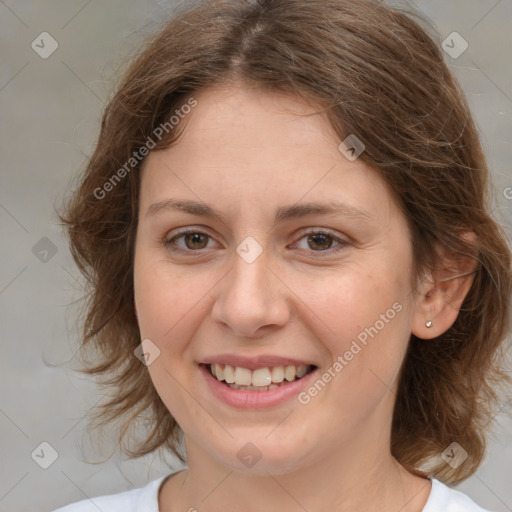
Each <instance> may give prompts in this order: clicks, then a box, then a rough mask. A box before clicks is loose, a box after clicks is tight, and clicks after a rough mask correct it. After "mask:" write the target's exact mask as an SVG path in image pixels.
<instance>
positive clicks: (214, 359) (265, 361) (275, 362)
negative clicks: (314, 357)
mask: <svg viewBox="0 0 512 512" xmlns="http://www.w3.org/2000/svg"><path fill="white" fill-rule="evenodd" d="M201 363H202V364H206V365H209V364H214V363H217V364H228V365H230V366H239V367H240V368H247V369H249V370H257V369H258V368H264V367H269V366H270V367H272V366H289V365H293V366H299V365H306V366H309V365H313V366H316V365H314V364H313V363H312V362H310V361H303V360H300V359H295V358H291V357H281V356H277V355H271V354H262V355H259V356H256V357H247V356H241V355H236V354H217V355H215V356H211V357H207V358H205V359H204V360H203V361H201Z"/></svg>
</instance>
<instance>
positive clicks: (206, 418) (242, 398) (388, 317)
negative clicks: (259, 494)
mask: <svg viewBox="0 0 512 512" xmlns="http://www.w3.org/2000/svg"><path fill="white" fill-rule="evenodd" d="M194 97H195V98H196V100H197V106H195V108H194V109H193V110H192V112H191V113H190V114H189V115H188V117H187V118H186V119H184V121H182V122H186V125H185V126H186V127H185V130H184V132H183V136H182V137H181V138H180V140H179V141H178V143H176V144H175V145H173V146H171V147H169V148H167V149H165V150H163V151H158V152H152V153H150V154H149V155H148V157H147V159H146V160H145V162H144V166H143V170H142V176H141V189H140V205H139V206H140V209H139V223H138V228H137V237H136V245H135V263H134V284H135V305H136V310H137V318H138V322H139V326H140V333H141V340H151V341H150V342H149V343H150V344H149V345H147V347H150V349H149V350H150V351H153V352H154V353H155V354H157V355H158V357H156V358H155V360H154V362H153V363H151V364H150V365H149V366H148V369H149V372H150V375H151V379H152V381H153V383H154V385H155V387H156V390H157V391H158V393H159V395H160V396H161V398H162V400H163V402H164V403H165V405H166V406H167V408H168V409H169V411H170V412H171V413H172V415H173V416H174V417H175V418H176V420H177V421H178V423H179V425H180V426H181V428H182V429H183V431H184V433H185V439H186V444H187V452H188V458H189V464H190V463H191V461H193V460H194V461H195V460H198V459H201V458H202V459H203V460H209V461H210V462H212V463H216V464H222V465H223V466H227V467H229V468H231V469H233V468H235V469H236V470H239V471H246V472H254V473H261V474H262V473H264V472H266V471H269V472H273V473H280V472H290V471H294V470H297V469H299V468H301V467H304V466H306V465H308V464H309V465H312V464H315V463H316V462H318V461H321V460H325V459H326V458H329V457H332V456H334V455H335V454H337V453H342V451H343V453H347V450H350V449H353V450H356V449H358V450H359V453H361V454H362V453H366V452H367V451H368V447H370V448H371V447H377V446H380V447H381V446H386V445H387V443H388V442H389V434H390V428H391V417H392V408H393V403H394V397H395V395H394V390H395V388H396V383H397V377H398V375H397V374H398V372H399V369H400V366H401V363H402V360H403V357H404V353H405V350H406V348H407V343H408V340H409V336H410V333H411V324H412V320H413V316H414V299H413V296H412V293H411V280H412V279H411V272H412V247H411V242H410V238H409V232H408V228H407V222H406V219H405V218H404V217H403V215H402V214H401V212H400V211H399V209H398V207H397V205H396V204H395V203H394V202H393V200H392V199H391V197H390V195H389V193H388V191H387V189H386V186H385V184H384V182H383V180H382V179H381V178H380V177H379V176H378V174H377V173H376V172H375V171H374V170H372V169H371V168H369V167H367V166H366V164H364V163H363V162H362V161H361V159H360V158H359V159H356V160H355V161H350V160H349V159H347V158H346V157H345V156H344V155H343V154H342V153H341V152H340V150H339V149H338V146H339V143H340V142H341V141H340V139H339V137H338V136H337V135H336V134H335V133H334V132H333V130H332V128H331V127H330V125H329V123H328V121H327V119H326V118H325V117H324V116H323V114H318V113H314V112H315V108H313V107H312V106H309V105H307V104H305V103H302V102H300V101H299V100H297V99H294V98H293V97H291V96H287V95H282V94H278V93H268V92H262V91H261V90H257V89H251V88H249V87H247V86H240V87H237V86H231V87H218V88H211V89H207V90H204V91H203V92H201V93H200V94H196V95H195V96H194ZM304 114H308V115H304ZM171 199H172V200H173V201H174V206H173V205H172V204H170V203H167V206H165V205H164V203H163V202H165V201H169V200H171ZM177 202H180V203H179V207H176V205H177V204H178V203H177ZM156 203H159V204H160V207H159V208H157V207H155V206H152V205H154V204H156ZM192 203H198V204H197V205H196V206H194V205H192ZM313 204H315V205H318V206H319V207H318V208H317V207H309V208H307V207H306V205H310V206H311V205H313ZM322 207H326V208H325V209H327V207H333V208H334V209H333V210H332V211H330V212H325V211H324V212H322V211H321V210H322ZM212 212H214V213H215V214H217V215H214V214H212ZM184 230H187V231H189V233H188V234H187V233H185V234H184V233H183V231H184ZM145 343H148V342H147V341H146V342H145ZM158 351H159V352H158ZM212 365H214V366H212ZM210 368H212V369H213V372H214V373H216V374H217V375H216V377H214V376H212V374H211V370H210ZM304 372H307V373H306V374H305V375H303V374H304ZM283 374H284V375H283ZM299 377H300V378H299ZM283 378H284V380H283ZM218 379H223V380H222V381H219V380H218ZM226 380H227V381H228V382H226ZM230 381H231V382H230ZM279 381H281V382H279ZM269 382H270V385H269ZM249 384H250V386H252V388H246V387H245V386H247V385H249ZM236 386H238V387H240V389H236ZM248 443H252V444H248ZM363 446H364V447H365V450H366V451H365V450H362V449H361V448H362V447H363ZM370 451H371V450H370ZM251 457H252V459H251ZM260 457H261V458H260ZM368 457H370V455H368ZM257 459H259V460H257ZM252 460H257V463H256V464H254V463H253V462H251V461H252Z"/></svg>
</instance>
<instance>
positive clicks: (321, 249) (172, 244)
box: [162, 228, 349, 254]
mask: <svg viewBox="0 0 512 512" xmlns="http://www.w3.org/2000/svg"><path fill="white" fill-rule="evenodd" d="M178 240H182V245H180V244H178V243H177V242H178ZM209 240H212V237H211V236H210V235H208V234H206V233H204V232H202V231H198V230H197V229H190V228H189V229H186V230H183V231H181V232H179V233H177V234H176V235H175V236H173V237H171V238H168V239H165V240H163V241H162V243H163V245H164V247H166V248H167V249H169V250H170V251H172V252H181V253H189V254H191V253H192V254H194V253H198V252H201V251H202V250H203V249H207V248H208V241H209ZM302 240H306V245H307V247H299V248H300V249H301V250H306V251H307V250H309V251H311V252H316V253H326V252H327V253H331V252H338V251H340V250H342V249H343V248H344V247H345V246H346V245H348V244H349V242H348V241H347V240H344V239H342V238H338V237H336V236H334V235H332V234H330V233H329V232H327V231H325V230H311V231H308V232H306V233H304V235H303V236H302V237H301V238H300V239H299V241H298V242H300V241H302ZM298 242H296V244H297V243H298ZM333 242H335V243H337V244H338V245H337V246H335V247H334V248H333V247H332V244H333ZM210 248H211V247H210Z"/></svg>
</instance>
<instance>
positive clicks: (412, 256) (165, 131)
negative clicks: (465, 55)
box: [59, 0, 511, 512]
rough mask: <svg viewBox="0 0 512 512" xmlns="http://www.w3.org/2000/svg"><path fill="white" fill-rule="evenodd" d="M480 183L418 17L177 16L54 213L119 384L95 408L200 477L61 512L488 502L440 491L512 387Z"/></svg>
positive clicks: (360, 9)
mask: <svg viewBox="0 0 512 512" xmlns="http://www.w3.org/2000/svg"><path fill="white" fill-rule="evenodd" d="M488 186H489V176H488V169H487V166H486V162H485V157H484V154H483V151H482V147H481V144H480V141H479V138H478V132H477V130H476V128H475V125H474V122H473V120H472V117H471V114H470V111H469V107H468V105H467V102H466V100H465V98H464V95H463V92H462V91H461V89H460V87H459V85H458V84H457V82H456V80H455V79H454V77H453V76H452V75H451V73H450V72H449V70H448V68H447V67H446V65H445V63H444V62H443V56H442V54H441V51H440V49H439V47H438V45H436V44H435V43H434V42H433V41H432V39H431V38H430V37H429V36H428V35H427V33H426V32H425V30H424V29H423V28H421V26H420V25H419V24H418V23H417V22H415V21H414V20H413V19H412V17H411V16H410V13H404V12H401V11H400V10H398V9H396V8H390V7H387V6H385V5H383V4H382V3H381V2H377V1H373V0H356V1H353V0H351V1H348V0H326V1H322V2H315V1H306V0H279V1H272V0H261V1H259V2H246V1H243V0H226V1H217V0H214V1H207V2H199V3H198V2H196V3H194V4H193V5H191V6H189V7H188V8H187V9H185V10H182V11H181V12H180V13H179V15H177V16H176V17H175V18H174V19H172V20H171V21H170V22H169V23H168V24H167V25H166V26H165V27H164V28H163V29H162V30H161V31H160V32H159V33H158V34H157V36H156V37H155V38H154V39H153V40H152V41H151V42H150V43H149V44H148V45H147V46H146V47H145V48H144V49H143V51H142V52H141V53H140V55H139V56H138V57H137V58H136V59H135V60H134V62H133V64H132V65H131V67H130V69H129V70H128V72H127V73H126V75H125V76H124V78H123V80H122V81H121V83H120V85H119V87H118V90H117V92H116V94H115V96H114V97H113V99H112V100H111V102H110V103H109V105H108V107H107V109H106V112H105V115H104V118H103V123H102V128H101V133H100V136H99V142H98V146H97V149H96V151H95V153H94V155H93V157H92V158H91V161H90V163H89V165H88V168H87V169H86V171H85V174H84V177H83V181H82V183H81V185H80V187H79V189H78V190H77V191H76V193H75V194H74V196H73V197H72V198H71V200H70V202H69V204H68V205H67V208H66V210H65V212H63V215H62V220H63V221H64V223H65V224H66V225H67V227H68V231H69V236H70V242H71V250H72V253H73V256H74V257H75V260H76V262H77V264H78V266H79V268H80V269H81V271H82V272H84V274H85V275H87V276H88V277H89V282H90V286H91V289H90V291H91V301H90V303H89V304H88V309H87V317H86V322H85V326H84V339H83V346H84V348H86V347H90V348H92V349H93V353H94V354H95V356H94V357H95V358H96V359H95V360H94V361H93V363H91V364H90V366H89V368H88V370H87V371H88V372H89V373H93V374H99V375H102V376H104V378H105V385H108V386H110V387H112V386H114V387H115V390H116V394H115V398H113V399H112V400H111V401H110V402H109V403H107V404H104V405H103V407H102V408H101V409H100V410H99V414H98V415H97V416H96V419H99V420H101V421H102V422H104V423H106V422H109V421H111V420H115V419H122V420H123V421H124V424H123V429H122V431H121V433H120V444H121V446H123V447H124V449H125V451H126V452H127V453H128V454H130V455H131V456H141V455H144V454H147V453H151V452H153V451H155V450H156V449H158V448H161V447H162V448H166V449H169V450H170V451H172V452H173V453H175V454H176V455H177V456H178V457H180V458H181V460H182V461H185V460H186V462H187V468H186V469H185V470H184V471H180V472H177V473H176V472H175V473H172V474H171V475H165V476H162V477H161V478H160V479H158V480H155V481H153V482H150V483H149V484H148V485H147V486H146V487H144V488H142V489H134V490H131V491H128V492H125V493H120V494H117V495H110V496H107V497H100V498H96V499H94V503H92V502H91V501H89V500H85V501H84V502H80V503H79V504H72V505H69V506H67V507H64V508H62V509H59V512H71V511H78V510H80V511H85V510H87V511H88V510H96V509H97V508H100V509H101V510H105V511H107V510H108V511H114V510H119V511H121V510H123V511H132V510H133V511H135V510H141V511H142V510H144V511H149V510H151V511H160V512H170V511H176V510H189V511H193V510H198V511H214V510H247V511H251V510H262V509H265V510H280V511H296V510H297V511H298V510H307V511H310V512H314V511H323V510H327V509H328V510H336V511H343V512H345V511H354V510H379V511H381V512H386V511H398V510H400V511H402V512H420V511H423V512H434V511H435V512H441V511H455V510H464V511H482V510H483V509H482V508H480V507H479V506H478V505H477V504H476V503H474V502H473V501H472V500H471V499H470V498H469V497H468V496H466V495H464V494H462V493H460V492H457V491H455V490H452V489H450V488H449V487H448V484H454V483H457V482H460V481H462V480H463V479H465V478H467V477H468V476H470V475H471V474H473V473H474V472H475V471H476V469H477V467H478V466H479V464H480V462H481V460H482V458H483V456H484V448H485V441H484V439H485V430H484V427H485V426H486V425H487V423H488V421H489V419H490V418H491V417H492V414H493V411H494V409H495V406H496V402H497V390H498V387H499V385H500V384H503V383H504V382H506V376H505V374H504V372H503V369H502V368H501V367H500V355H502V353H503V350H504V339H505V336H506V334H507V328H508V316H507V311H508V305H509V299H510V290H511V288H510V287H511V281H510V261H511V259H510V252H509V249H508V247H507V244H506V242H505V239H504V235H503V233H502V231H501V229H500V228H499V226H498V225H497V224H496V222H495V221H494V220H493V219H492V217H491V216H490V214H489V206H488ZM107 379H108V382H107ZM135 427H139V431H140V430H141V428H142V427H144V428H143V432H144V437H143V439H136V436H134V435H131V434H130V433H131V432H133V430H134V428H135ZM130 429H131V430H130ZM134 439H135V441H134ZM129 441H132V442H135V445H134V446H128V444H129ZM181 441H183V443H181Z"/></svg>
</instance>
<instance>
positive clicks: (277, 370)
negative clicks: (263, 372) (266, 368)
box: [272, 366, 284, 383]
mask: <svg viewBox="0 0 512 512" xmlns="http://www.w3.org/2000/svg"><path fill="white" fill-rule="evenodd" d="M283 380H284V368H283V367H282V366H274V368H272V382H277V383H279V382H283Z"/></svg>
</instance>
